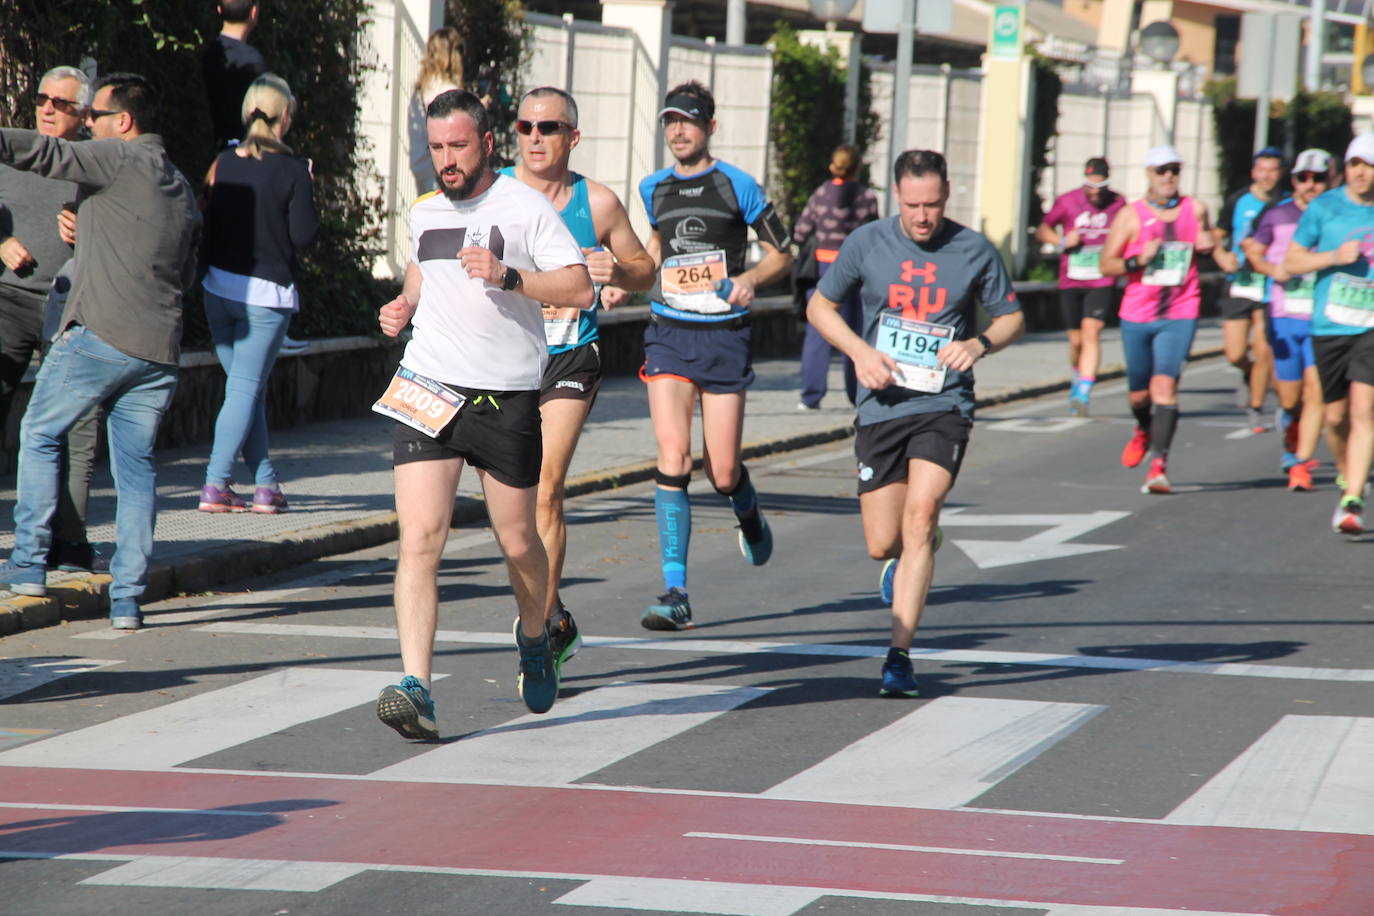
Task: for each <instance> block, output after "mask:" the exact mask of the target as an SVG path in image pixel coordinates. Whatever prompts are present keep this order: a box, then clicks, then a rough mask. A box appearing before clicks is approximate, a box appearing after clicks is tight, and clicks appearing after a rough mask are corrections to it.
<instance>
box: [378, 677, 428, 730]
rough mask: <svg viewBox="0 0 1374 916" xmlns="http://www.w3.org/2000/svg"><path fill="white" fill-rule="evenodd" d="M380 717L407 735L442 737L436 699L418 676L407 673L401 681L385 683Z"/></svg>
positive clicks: (380, 697) (379, 706) (379, 709)
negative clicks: (433, 698) (431, 696)
mask: <svg viewBox="0 0 1374 916" xmlns="http://www.w3.org/2000/svg"><path fill="white" fill-rule="evenodd" d="M377 718H379V719H381V720H382V721H383V722H385V723H386V724H387V725H390V726H391V727H392V728H394V729H396V731H398V732H399V733H400V734H401V737H403V738H425V739H430V740H433V739H435V738H438V737H439V725H438V723H437V722H435V720H434V700H432V699H431V698H430V696H429V691H428V690H426V689H425V687H424V685H423V684H421V683H420V681H419V679H418V678H413V677H411V676H410V675H406V676H405V677H404V678H402V679H401V683H399V684H392V685H391V686H390V687H383V688H382V692H381V694H380V695H378V697H377Z"/></svg>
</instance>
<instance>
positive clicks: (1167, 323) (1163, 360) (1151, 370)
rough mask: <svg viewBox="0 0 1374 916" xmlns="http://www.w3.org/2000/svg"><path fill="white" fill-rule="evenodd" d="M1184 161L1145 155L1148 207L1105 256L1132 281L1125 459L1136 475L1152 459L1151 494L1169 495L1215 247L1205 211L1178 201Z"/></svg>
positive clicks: (1126, 318) (1129, 218)
mask: <svg viewBox="0 0 1374 916" xmlns="http://www.w3.org/2000/svg"><path fill="white" fill-rule="evenodd" d="M1182 170H1183V157H1182V156H1181V155H1179V152H1178V150H1176V149H1174V148H1173V147H1172V146H1169V145H1167V144H1165V145H1162V146H1156V147H1153V148H1152V149H1151V150H1150V151H1149V152H1147V153H1146V154H1145V178H1146V181H1147V182H1148V190H1147V191H1146V193H1145V199H1144V200H1137V201H1135V202H1133V203H1132V204H1131V206H1129V207H1123V208H1122V209H1121V210H1120V211H1119V212H1118V213H1117V214H1116V218H1115V219H1113V220H1112V228H1111V231H1110V232H1108V233H1107V241H1106V243H1105V244H1104V246H1103V248H1102V272H1103V273H1104V274H1106V275H1107V276H1112V277H1116V276H1122V275H1124V276H1125V277H1126V290H1125V292H1124V293H1123V294H1122V297H1121V346H1122V348H1123V349H1124V350H1125V351H1126V381H1127V386H1128V388H1129V392H1130V393H1129V395H1128V397H1129V399H1130V405H1131V413H1132V414H1134V415H1135V421H1136V430H1135V433H1134V434H1133V435H1132V436H1131V439H1130V441H1129V442H1127V443H1126V447H1125V448H1124V449H1123V450H1122V452H1121V463H1122V465H1124V466H1125V467H1128V468H1133V467H1135V466H1136V465H1138V464H1140V462H1141V461H1142V460H1144V458H1145V456H1146V454H1147V453H1148V454H1149V455H1150V456H1151V457H1150V465H1149V470H1148V472H1147V473H1146V475H1145V485H1144V486H1143V487H1142V488H1141V489H1142V492H1146V493H1168V492H1169V478H1168V474H1167V471H1168V460H1169V447H1170V445H1171V444H1172V443H1173V439H1174V431H1175V430H1176V429H1177V428H1178V379H1179V376H1181V375H1182V374H1183V364H1184V362H1185V361H1186V360H1187V359H1188V350H1189V349H1190V348H1191V347H1192V345H1193V335H1194V334H1195V333H1196V331H1197V318H1198V309H1199V307H1200V305H1201V302H1202V296H1201V291H1200V289H1199V287H1198V278H1197V257H1196V255H1199V254H1208V253H1210V252H1211V251H1212V250H1213V248H1214V247H1215V245H1216V239H1215V238H1214V237H1213V235H1212V226H1211V223H1210V221H1209V220H1208V217H1207V207H1206V206H1205V205H1204V204H1203V203H1202V201H1200V200H1196V199H1194V198H1191V197H1184V196H1182V195H1180V194H1179V175H1180V173H1181V172H1182Z"/></svg>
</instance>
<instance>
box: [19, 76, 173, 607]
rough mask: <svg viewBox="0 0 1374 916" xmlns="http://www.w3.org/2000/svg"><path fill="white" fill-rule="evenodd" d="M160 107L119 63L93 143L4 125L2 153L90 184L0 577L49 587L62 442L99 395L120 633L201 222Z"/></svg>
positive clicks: (97, 103)
mask: <svg viewBox="0 0 1374 916" xmlns="http://www.w3.org/2000/svg"><path fill="white" fill-rule="evenodd" d="M156 113H157V105H156V102H155V100H154V96H153V90H152V87H151V86H150V85H149V84H148V82H147V80H145V79H144V78H143V77H141V76H136V75H134V74H121V73H117V74H110V75H109V76H106V77H103V78H102V79H101V80H100V81H99V82H98V83H97V84H96V92H95V100H94V103H93V105H92V107H91V109H90V111H89V113H88V114H87V121H88V123H89V124H90V127H91V134H92V136H93V137H94V138H95V139H94V140H91V141H87V142H77V143H72V142H68V141H66V140H60V139H56V138H53V137H46V136H44V135H42V134H40V133H37V132H35V131H26V130H14V129H0V163H4V164H8V165H11V166H13V167H14V168H18V169H24V170H27V171H30V172H33V173H35V174H40V175H44V176H46V177H48V178H58V179H62V180H65V181H71V182H75V183H76V184H77V185H78V186H79V187H80V189H81V207H80V209H79V210H78V211H77V238H78V239H79V242H78V244H77V246H76V254H75V262H74V265H73V276H74V277H75V281H74V283H73V285H72V289H71V292H70V293H69V295H68V298H67V305H66V308H65V310H64V311H63V313H62V318H61V321H60V324H59V336H58V337H57V339H56V341H55V342H54V343H53V346H52V349H51V350H49V351H48V355H47V357H46V358H45V359H44V360H43V366H42V368H41V369H40V370H39V372H38V378H37V380H36V381H35V382H34V390H33V397H32V398H31V400H30V402H29V408H28V413H27V415H26V416H25V418H24V426H23V435H22V440H23V441H22V443H21V445H20V448H21V449H22V452H21V458H20V461H19V481H18V489H19V498H18V501H17V502H16V504H15V507H14V550H13V551H12V552H11V553H10V557H9V560H8V561H7V562H6V563H5V564H4V565H3V566H2V567H0V582H3V583H8V584H9V586H10V588H11V590H13V591H14V592H16V593H17V594H21V595H44V594H46V593H47V587H46V578H47V562H48V548H49V544H50V538H51V529H50V527H49V519H50V518H52V514H53V510H54V509H55V508H56V506H57V503H58V489H59V484H60V481H59V477H60V473H59V464H60V455H61V449H62V442H63V440H64V438H65V437H66V435H67V432H68V430H70V429H71V428H72V426H73V425H74V424H75V423H76V422H77V421H78V420H79V419H80V418H81V417H82V415H83V414H85V413H86V412H87V411H89V410H91V409H92V408H94V407H95V406H97V405H103V406H104V407H105V409H106V411H107V412H108V416H109V431H110V454H111V463H112V465H113V470H114V477H115V481H116V491H117V503H116V514H115V540H116V544H117V547H116V550H115V554H114V557H113V558H112V560H111V562H110V573H111V575H112V576H113V578H114V581H113V582H112V583H111V585H110V618H111V623H112V624H113V626H115V627H116V628H119V629H137V628H138V627H140V626H142V622H143V617H142V613H141V612H140V609H139V603H138V602H139V598H140V596H141V595H142V594H143V591H144V588H145V587H146V585H147V573H148V560H149V557H150V556H151V554H152V549H153V523H154V519H155V515H156V511H155V506H154V500H155V497H156V491H155V487H154V461H153V442H154V440H155V439H156V437H157V428H158V425H159V424H160V422H161V420H162V414H163V413H164V412H165V411H166V410H167V407H168V406H169V405H170V403H171V400H172V392H173V390H174V389H175V388H176V379H177V364H178V360H179V358H180V351H181V305H182V301H181V299H182V293H183V291H184V290H185V289H186V288H187V287H188V286H189V285H190V283H191V281H192V279H193V277H194V273H195V267H196V243H197V237H198V235H199V230H200V212H199V210H198V209H197V207H196V201H195V194H194V193H193V192H192V190H191V186H190V184H189V183H188V182H187V181H186V179H185V178H184V177H182V174H181V173H180V172H179V171H177V168H176V166H174V165H173V164H172V162H171V160H170V159H168V158H167V153H166V151H165V150H164V149H163V145H162V138H161V137H160V136H158V135H157V134H156V133H153V132H152V131H153V130H154V129H155V126H156Z"/></svg>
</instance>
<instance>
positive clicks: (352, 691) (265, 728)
mask: <svg viewBox="0 0 1374 916" xmlns="http://www.w3.org/2000/svg"><path fill="white" fill-rule="evenodd" d="M507 638H509V637H507ZM443 676H444V675H435V678H436V679H437V678H440V677H443ZM395 681H396V672H394V671H361V670H357V669H336V668H311V669H305V668H284V669H282V670H280V671H275V672H273V673H271V674H265V675H263V676H261V677H256V678H253V679H252V680H249V681H243V682H241V683H237V684H233V685H231V686H229V687H222V688H220V689H218V690H210V691H207V692H206V693H202V694H199V695H197V696H193V697H188V698H187V699H184V700H177V701H175V702H173V703H168V704H166V705H164V706H158V707H156V708H154V709H148V710H144V711H143V712H138V713H133V714H132V715H127V716H121V717H119V718H118V719H112V720H110V721H109V722H103V723H101V724H99V725H92V726H90V727H88V728H81V729H77V730H75V731H70V732H66V733H64V734H60V735H55V736H53V737H51V738H48V739H46V740H42V741H34V742H31V743H29V744H25V745H21V746H20V747H17V748H14V749H13V750H9V751H3V752H0V765H5V766H42V767H64V768H77V769H80V768H85V767H90V766H93V765H94V766H99V767H101V768H103V769H107V770H157V769H164V768H168V767H175V766H177V765H178V764H181V763H185V762H187V761H189V760H195V759H197V758H199V757H204V756H206V755H208V754H213V753H215V752H217V751H222V750H226V749H227V748H231V747H234V746H235V745H238V744H245V743H247V742H249V741H253V740H255V739H258V738H262V737H265V736H266V735H270V734H272V733H273V732H278V731H281V730H282V729H286V728H290V727H291V726H293V725H299V724H301V723H302V722H309V721H311V720H313V719H319V718H323V717H324V716H328V715H332V714H333V713H337V712H342V711H343V710H345V709H351V708H352V707H354V706H361V705H363V704H365V703H371V702H372V701H373V700H374V699H375V698H376V696H377V692H378V691H379V690H381V689H382V688H383V687H385V686H387V685H388V684H391V683H394V682H395Z"/></svg>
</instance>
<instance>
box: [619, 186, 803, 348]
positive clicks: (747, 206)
mask: <svg viewBox="0 0 1374 916" xmlns="http://www.w3.org/2000/svg"><path fill="white" fill-rule="evenodd" d="M639 194H640V197H641V198H643V201H644V209H645V211H646V212H647V213H648V214H649V224H650V225H651V226H652V227H653V228H654V230H655V231H656V232H658V238H659V243H660V253H661V256H662V257H663V258H665V259H666V258H670V257H673V256H674V255H679V254H695V253H698V252H702V251H713V250H715V249H720V250H722V251H724V252H725V266H726V271H727V273H728V274H729V275H730V276H732V277H733V276H736V275H738V274H740V273H743V271H744V258H745V254H746V252H747V251H748V247H749V229H750V228H752V229H753V230H754V232H755V234H757V235H758V237H759V239H760V240H762V241H764V242H767V243H768V244H770V245H772V246H774V247H775V248H777V249H778V250H780V251H786V250H787V245H788V241H789V239H788V234H787V228H786V227H785V226H783V224H782V219H781V218H780V217H779V216H778V214H777V211H775V210H774V208H773V205H772V204H771V203H770V202H769V201H768V199H767V198H766V197H765V196H764V193H763V188H761V187H760V186H759V183H758V182H757V181H755V180H754V179H753V177H751V176H750V175H749V174H748V173H746V172H744V171H742V170H740V169H738V168H736V167H735V166H733V165H731V164H730V163H728V162H722V161H721V160H719V159H717V160H716V161H715V162H714V163H712V164H711V167H710V168H708V169H707V170H706V171H704V172H701V173H699V174H696V175H691V176H687V177H683V176H681V175H679V174H677V172H676V170H675V169H673V168H671V167H670V168H666V169H660V170H659V171H657V172H654V173H653V174H652V175H650V176H648V177H647V178H645V179H644V180H643V181H641V182H640V183H639ZM650 297H651V298H652V300H653V302H652V308H653V310H654V311H656V312H659V313H660V314H664V315H668V316H669V317H677V318H686V319H688V320H694V321H701V320H706V321H724V320H729V319H731V318H735V317H738V315H739V312H740V311H742V310H736V311H734V312H727V313H723V314H719V315H698V314H691V313H681V312H679V311H678V310H676V309H672V308H670V307H668V306H666V305H664V304H663V302H662V301H661V300H662V294H661V291H660V290H659V287H658V283H657V282H655V284H654V288H653V290H652V291H651V292H650Z"/></svg>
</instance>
